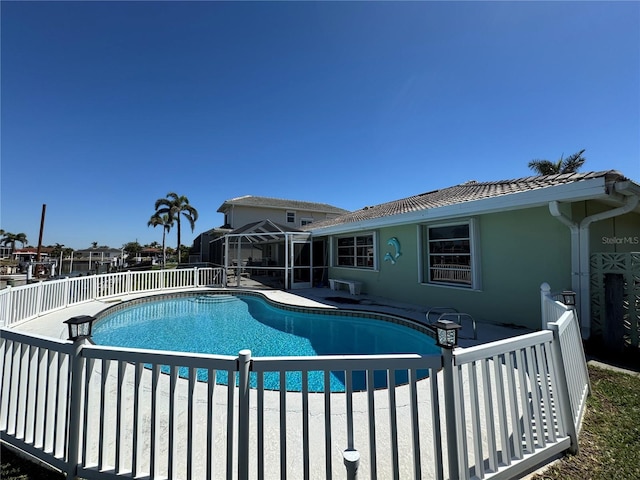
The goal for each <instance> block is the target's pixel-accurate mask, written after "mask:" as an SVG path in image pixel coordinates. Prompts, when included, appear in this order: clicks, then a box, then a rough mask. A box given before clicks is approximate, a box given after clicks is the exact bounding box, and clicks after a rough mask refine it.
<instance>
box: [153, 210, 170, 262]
mask: <svg viewBox="0 0 640 480" xmlns="http://www.w3.org/2000/svg"><path fill="white" fill-rule="evenodd" d="M158 226H161V227H162V266H163V267H165V266H166V265H167V248H166V244H165V238H166V236H167V233H169V230H171V227H173V219H172V218H170V217H169V215H168V214H166V213H164V214H158V212H156V213H154V214H153V215H151V218H150V219H149V221H148V222H147V227H153V228H156V227H158ZM154 243H155V242H154Z"/></svg>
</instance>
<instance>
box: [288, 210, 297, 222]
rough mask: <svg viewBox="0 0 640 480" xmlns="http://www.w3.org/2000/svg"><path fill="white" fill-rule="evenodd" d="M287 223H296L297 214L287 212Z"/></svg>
mask: <svg viewBox="0 0 640 480" xmlns="http://www.w3.org/2000/svg"><path fill="white" fill-rule="evenodd" d="M287 223H296V212H287Z"/></svg>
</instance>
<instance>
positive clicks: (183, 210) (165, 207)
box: [155, 192, 198, 263]
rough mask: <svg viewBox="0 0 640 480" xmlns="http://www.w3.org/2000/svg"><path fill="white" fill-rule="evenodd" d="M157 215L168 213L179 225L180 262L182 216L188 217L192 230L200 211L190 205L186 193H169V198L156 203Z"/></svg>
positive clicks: (160, 199)
mask: <svg viewBox="0 0 640 480" xmlns="http://www.w3.org/2000/svg"><path fill="white" fill-rule="evenodd" d="M155 210H156V213H155V215H165V214H166V215H168V216H169V218H170V219H171V221H172V223H173V222H174V221H175V222H176V225H177V227H178V248H177V250H178V263H180V220H181V217H184V218H186V219H187V220H188V221H189V225H191V232H193V229H194V228H195V226H196V220H198V211H197V210H196V209H195V208H194V207H193V206H191V205H189V199H188V198H187V197H185V196H184V195H178V194H177V193H173V192H169V193H167V198H159V199H158V200H156V204H155Z"/></svg>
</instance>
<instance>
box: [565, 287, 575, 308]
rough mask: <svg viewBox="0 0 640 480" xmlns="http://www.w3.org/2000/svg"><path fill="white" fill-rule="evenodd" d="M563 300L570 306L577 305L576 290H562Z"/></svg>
mask: <svg viewBox="0 0 640 480" xmlns="http://www.w3.org/2000/svg"><path fill="white" fill-rule="evenodd" d="M562 302H563V303H564V304H565V305H567V306H569V307H575V305H576V292H572V291H571V290H565V291H563V292H562Z"/></svg>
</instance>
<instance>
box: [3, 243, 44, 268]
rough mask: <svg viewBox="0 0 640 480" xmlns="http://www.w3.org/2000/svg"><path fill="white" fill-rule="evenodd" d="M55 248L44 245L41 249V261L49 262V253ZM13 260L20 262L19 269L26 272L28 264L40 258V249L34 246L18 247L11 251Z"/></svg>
mask: <svg viewBox="0 0 640 480" xmlns="http://www.w3.org/2000/svg"><path fill="white" fill-rule="evenodd" d="M51 250H53V248H52V247H42V248H41V249H40V261H41V262H47V261H48V260H49V254H50V253H51ZM11 257H12V259H13V260H15V261H17V262H18V269H19V270H20V271H21V272H26V270H27V265H29V264H30V263H34V262H36V260H37V258H38V249H37V248H34V247H26V248H17V249H15V250H14V251H13V252H12V253H11Z"/></svg>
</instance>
